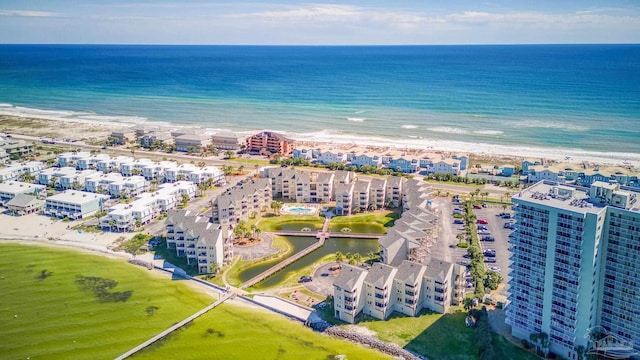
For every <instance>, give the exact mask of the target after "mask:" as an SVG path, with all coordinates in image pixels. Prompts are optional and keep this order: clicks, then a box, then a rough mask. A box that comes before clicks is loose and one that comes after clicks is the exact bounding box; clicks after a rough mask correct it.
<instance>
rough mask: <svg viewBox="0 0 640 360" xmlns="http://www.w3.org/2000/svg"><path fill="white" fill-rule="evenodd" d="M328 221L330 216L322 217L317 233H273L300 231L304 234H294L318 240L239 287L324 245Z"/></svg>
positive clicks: (267, 275)
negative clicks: (320, 227) (322, 220)
mask: <svg viewBox="0 0 640 360" xmlns="http://www.w3.org/2000/svg"><path fill="white" fill-rule="evenodd" d="M329 221H331V218H329V217H327V218H326V219H324V224H323V225H322V230H321V231H319V232H318V233H317V234H313V233H310V232H303V231H299V232H298V231H286V232H285V231H281V232H276V233H274V234H278V233H296V234H298V233H300V234H304V235H295V236H314V237H317V238H318V241H316V242H315V243H313V244H311V245H310V246H309V247H307V248H306V249H304V250H302V251H300V252H299V253H297V254H295V255H293V256H291V257H290V258H288V259H286V260H284V261H282V262H280V263H278V264H277V265H275V266H272V267H270V268H269V269H267V270H266V271H264V272H262V273H260V274H258V275H256V276H254V277H252V278H251V279H249V280H247V281H246V282H244V283H243V284H242V285H240V289H246V288H248V287H251V286H253V285H255V284H257V283H259V282H261V281H262V280H264V279H266V278H268V277H270V276H271V275H273V274H275V273H277V272H278V271H280V270H282V269H284V268H285V267H287V266H289V265H291V264H293V263H294V262H296V261H298V260H300V259H302V258H303V257H305V256H307V255H309V254H310V253H311V252H313V251H314V250H316V249H319V248H320V247H322V246H323V245H324V242H325V240H326V239H327V237H328V234H329V232H328V231H327V230H328V229H329Z"/></svg>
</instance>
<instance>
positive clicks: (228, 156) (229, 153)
mask: <svg viewBox="0 0 640 360" xmlns="http://www.w3.org/2000/svg"><path fill="white" fill-rule="evenodd" d="M235 154H236V153H235V152H234V151H233V150H227V151H225V152H224V158H225V159H233V156H234V155H235Z"/></svg>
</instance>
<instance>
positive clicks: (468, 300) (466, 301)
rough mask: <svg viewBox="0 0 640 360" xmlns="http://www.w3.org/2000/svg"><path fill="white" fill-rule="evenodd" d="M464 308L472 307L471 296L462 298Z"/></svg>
mask: <svg viewBox="0 0 640 360" xmlns="http://www.w3.org/2000/svg"><path fill="white" fill-rule="evenodd" d="M464 309H465V310H466V311H469V310H471V309H473V298H472V297H466V298H464Z"/></svg>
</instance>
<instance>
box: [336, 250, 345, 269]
mask: <svg viewBox="0 0 640 360" xmlns="http://www.w3.org/2000/svg"><path fill="white" fill-rule="evenodd" d="M343 261H344V254H343V253H342V252H340V251H337V252H336V262H337V263H338V268H340V269H342V265H341V263H342V262H343Z"/></svg>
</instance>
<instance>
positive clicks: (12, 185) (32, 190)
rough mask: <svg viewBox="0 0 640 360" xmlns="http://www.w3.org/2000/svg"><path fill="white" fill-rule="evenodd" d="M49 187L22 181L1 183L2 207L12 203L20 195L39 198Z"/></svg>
mask: <svg viewBox="0 0 640 360" xmlns="http://www.w3.org/2000/svg"><path fill="white" fill-rule="evenodd" d="M46 189H47V187H46V186H43V185H38V184H31V183H25V182H20V181H8V182H2V183H0V205H4V204H6V203H8V202H9V201H11V199H13V198H14V197H16V196H17V195H18V194H25V195H35V196H39V195H41V194H43V193H44V192H45V191H46Z"/></svg>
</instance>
